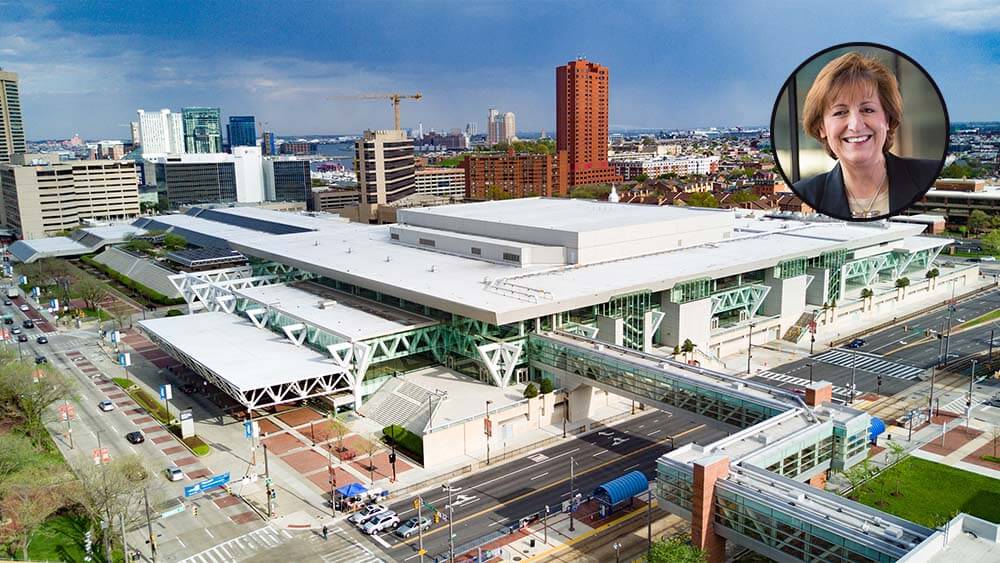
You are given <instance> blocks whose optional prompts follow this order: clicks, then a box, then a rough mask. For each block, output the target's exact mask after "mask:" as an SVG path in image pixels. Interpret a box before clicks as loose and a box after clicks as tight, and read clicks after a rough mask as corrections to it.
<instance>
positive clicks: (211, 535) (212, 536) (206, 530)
mask: <svg viewBox="0 0 1000 563" xmlns="http://www.w3.org/2000/svg"><path fill="white" fill-rule="evenodd" d="M204 530H205V533H206V534H208V536H209V537H210V538H214V537H215V535H213V534H212V532H209V531H208V528H204Z"/></svg>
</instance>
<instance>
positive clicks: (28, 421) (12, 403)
mask: <svg viewBox="0 0 1000 563" xmlns="http://www.w3.org/2000/svg"><path fill="white" fill-rule="evenodd" d="M15 357H16V356H15V354H14V353H13V352H4V353H2V354H0V362H2V363H3V366H2V367H0V403H2V404H3V405H4V406H5V407H6V408H8V409H10V408H11V407H14V408H15V409H16V411H19V414H20V416H21V417H22V418H23V419H24V426H25V428H26V429H27V430H28V433H29V435H30V436H32V437H33V438H34V440H35V441H36V443H38V442H40V441H43V440H44V439H45V436H46V429H45V418H44V417H45V415H46V413H47V411H48V408H49V407H50V406H51V405H52V404H53V403H55V402H56V401H58V400H60V399H65V398H67V397H69V394H70V389H71V386H70V383H69V381H68V380H67V379H66V378H65V377H64V376H63V374H62V373H61V372H59V371H56V370H53V369H50V368H49V367H48V366H46V365H43V366H36V365H34V364H31V363H29V362H26V361H15Z"/></svg>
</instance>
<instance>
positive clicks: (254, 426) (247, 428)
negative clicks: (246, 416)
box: [243, 420, 260, 440]
mask: <svg viewBox="0 0 1000 563" xmlns="http://www.w3.org/2000/svg"><path fill="white" fill-rule="evenodd" d="M259 435H260V424H259V423H257V422H251V421H249V420H248V421H246V422H244V423H243V437H244V438H246V439H247V440H249V439H251V438H256V437H257V436H259Z"/></svg>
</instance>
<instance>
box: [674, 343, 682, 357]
mask: <svg viewBox="0 0 1000 563" xmlns="http://www.w3.org/2000/svg"><path fill="white" fill-rule="evenodd" d="M680 353H681V347H680V346H677V345H674V355H675V356H677V355H680Z"/></svg>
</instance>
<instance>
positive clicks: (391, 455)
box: [389, 452, 396, 465]
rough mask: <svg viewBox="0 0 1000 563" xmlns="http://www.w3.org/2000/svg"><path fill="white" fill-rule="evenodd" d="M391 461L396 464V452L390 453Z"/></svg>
mask: <svg viewBox="0 0 1000 563" xmlns="http://www.w3.org/2000/svg"><path fill="white" fill-rule="evenodd" d="M389 463H390V464H392V465H395V463H396V452H391V453H390V454H389Z"/></svg>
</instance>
